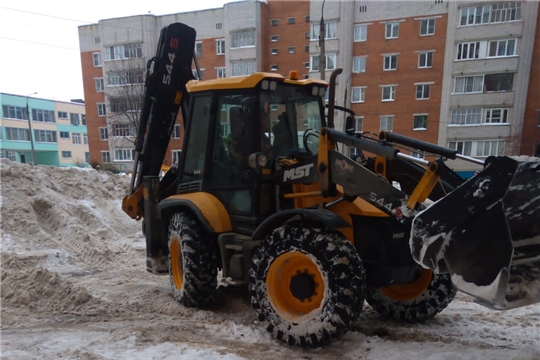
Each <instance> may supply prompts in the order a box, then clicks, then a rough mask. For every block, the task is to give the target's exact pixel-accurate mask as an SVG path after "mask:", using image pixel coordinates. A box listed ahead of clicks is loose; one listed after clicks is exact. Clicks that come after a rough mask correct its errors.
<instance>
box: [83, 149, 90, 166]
mask: <svg viewBox="0 0 540 360" xmlns="http://www.w3.org/2000/svg"><path fill="white" fill-rule="evenodd" d="M84 160H85V161H86V163H87V164H90V153H89V152H85V153H84Z"/></svg>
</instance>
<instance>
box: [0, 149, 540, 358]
mask: <svg viewBox="0 0 540 360" xmlns="http://www.w3.org/2000/svg"><path fill="white" fill-rule="evenodd" d="M0 177H1V196H0V206H1V212H0V215H1V219H0V220H1V230H2V231H1V257H0V261H1V264H0V265H1V269H0V282H1V284H0V285H1V288H0V291H1V297H0V300H1V330H2V336H1V340H0V341H1V353H2V358H3V359H145V360H146V359H176V360H178V359H180V360H184V359H186V360H187V359H206V360H217V359H219V360H225V359H226V360H240V359H260V360H270V359H272V360H273V359H276V358H289V359H301V358H302V359H314V360H315V359H336V358H340V359H388V360H395V359H419V358H421V359H423V360H429V359H430V360H443V359H444V360H453V359H456V360H457V359H460V360H461V359H479V360H481V359H505V360H506V359H520V360H524V359H531V360H532V359H539V358H540V345H539V343H540V342H539V339H540V335H539V332H540V305H538V304H537V305H533V306H528V307H523V308H519V309H515V310H511V311H505V312H495V311H491V310H488V309H486V308H483V307H480V306H479V305H476V304H473V303H472V302H471V299H470V298H469V297H467V296H466V295H463V294H458V296H456V299H455V300H454V301H453V302H452V303H451V304H450V306H449V307H448V308H447V309H446V310H444V311H443V312H442V313H441V314H439V315H438V316H437V317H436V318H435V319H433V320H430V321H427V322H425V323H422V324H415V325H412V324H408V323H396V322H393V321H387V320H384V319H381V318H380V317H379V316H378V315H377V314H376V313H375V312H374V311H373V310H372V309H371V308H370V307H369V306H367V305H365V306H364V309H365V310H364V312H363V313H362V314H361V316H360V318H359V319H358V320H357V321H356V322H355V323H354V324H353V326H352V328H351V331H350V332H349V333H347V334H346V335H345V336H344V337H343V338H342V339H340V340H338V341H336V342H335V343H333V344H332V345H330V346H328V347H326V348H324V349H316V350H301V349H298V348H291V347H287V346H285V345H283V344H281V343H280V342H277V341H274V340H273V339H272V338H271V337H270V335H269V334H268V333H267V332H266V331H265V329H264V328H263V326H261V324H260V323H258V321H257V318H256V315H255V312H254V311H253V309H251V306H250V299H249V296H248V294H247V291H246V289H245V288H241V287H234V286H224V287H221V288H220V289H219V293H220V295H219V301H218V304H217V305H216V306H215V307H214V308H212V309H206V310H198V309H193V308H185V307H182V306H179V305H178V304H176V303H175V302H174V300H173V298H172V296H171V292H170V284H169V279H168V276H156V275H153V274H149V273H147V272H146V264H145V257H146V247H145V239H144V236H143V235H142V233H141V223H140V222H137V221H135V220H132V219H130V218H129V217H128V216H127V215H126V214H125V213H124V212H123V211H122V210H121V200H122V198H123V197H124V196H125V194H127V190H128V187H129V181H130V178H129V176H122V175H114V174H112V173H109V172H104V171H96V170H93V169H80V168H58V167H48V166H31V165H27V164H19V163H13V162H11V161H9V160H7V159H2V160H1V162H0Z"/></svg>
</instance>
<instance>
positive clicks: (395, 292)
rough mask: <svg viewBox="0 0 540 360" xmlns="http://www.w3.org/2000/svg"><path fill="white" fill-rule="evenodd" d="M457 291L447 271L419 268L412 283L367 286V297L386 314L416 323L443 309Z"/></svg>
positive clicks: (384, 315)
mask: <svg viewBox="0 0 540 360" xmlns="http://www.w3.org/2000/svg"><path fill="white" fill-rule="evenodd" d="M456 293H457V289H456V287H455V286H454V284H452V280H451V277H450V275H449V274H434V273H433V272H432V271H431V270H426V269H419V275H418V277H417V279H416V280H415V281H413V282H412V283H410V284H403V285H392V286H388V287H385V288H381V289H368V291H367V297H366V300H367V302H368V304H369V305H371V307H372V308H373V309H374V310H375V311H377V312H378V313H379V314H380V315H381V316H383V317H385V318H392V319H395V320H404V321H408V322H411V323H415V322H420V321H424V320H427V319H431V318H433V317H434V316H435V315H437V314H438V313H440V312H441V311H443V310H444V309H445V308H446V307H447V306H448V304H450V302H451V301H452V300H453V299H454V297H455V296H456Z"/></svg>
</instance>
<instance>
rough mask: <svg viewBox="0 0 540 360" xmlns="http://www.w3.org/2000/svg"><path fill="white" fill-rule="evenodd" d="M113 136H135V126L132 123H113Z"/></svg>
mask: <svg viewBox="0 0 540 360" xmlns="http://www.w3.org/2000/svg"><path fill="white" fill-rule="evenodd" d="M112 132H113V136H118V137H131V136H135V127H134V126H133V125H132V124H113V125H112Z"/></svg>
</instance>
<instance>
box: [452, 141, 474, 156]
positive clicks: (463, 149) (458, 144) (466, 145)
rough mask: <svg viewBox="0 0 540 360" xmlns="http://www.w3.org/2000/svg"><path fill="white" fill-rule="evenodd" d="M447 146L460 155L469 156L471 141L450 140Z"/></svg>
mask: <svg viewBox="0 0 540 360" xmlns="http://www.w3.org/2000/svg"><path fill="white" fill-rule="evenodd" d="M448 147H449V148H450V149H452V150H457V152H458V153H460V154H461V155H466V156H471V149H472V141H450V142H449V143H448Z"/></svg>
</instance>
